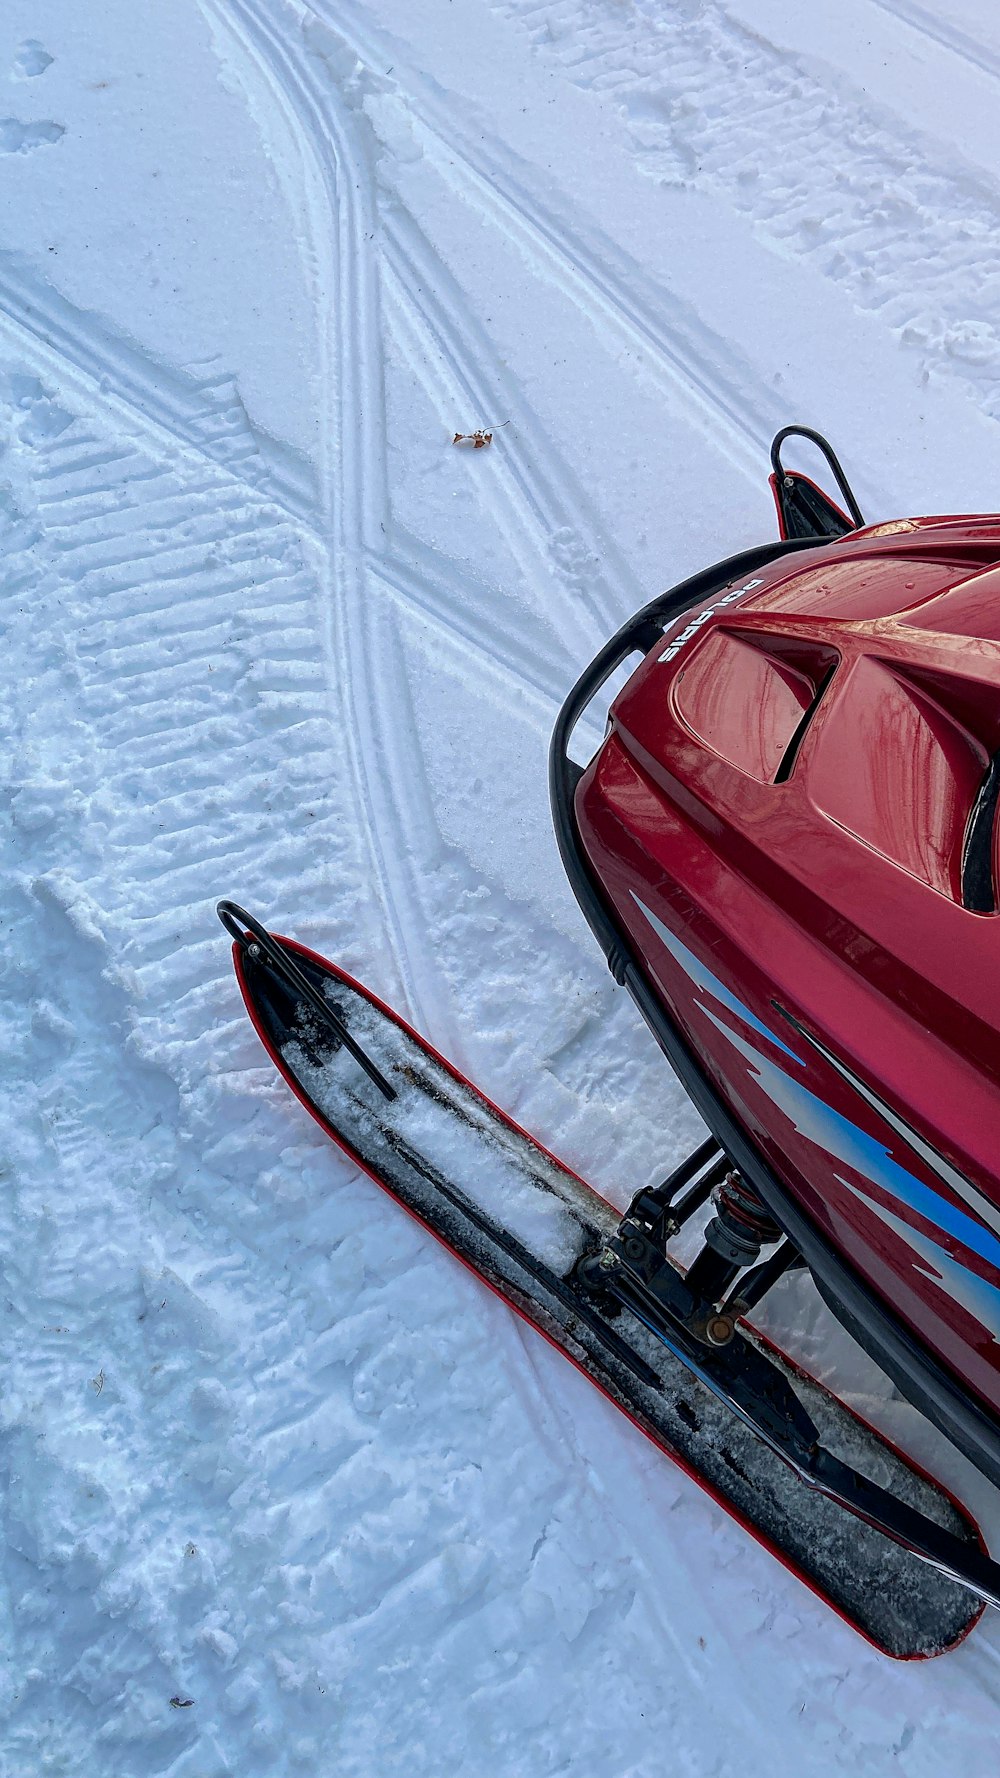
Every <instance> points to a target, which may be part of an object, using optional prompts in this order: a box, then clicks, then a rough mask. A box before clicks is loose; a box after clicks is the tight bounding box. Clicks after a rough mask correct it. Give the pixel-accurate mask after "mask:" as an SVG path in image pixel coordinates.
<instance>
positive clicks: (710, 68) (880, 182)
mask: <svg viewBox="0 0 1000 1778" xmlns="http://www.w3.org/2000/svg"><path fill="white" fill-rule="evenodd" d="M491 4H492V5H493V7H494V10H496V11H497V12H498V13H499V14H500V15H501V16H503V17H505V18H509V19H513V20H515V21H517V22H519V23H521V24H522V26H523V27H524V28H525V29H526V30H527V31H528V33H529V35H530V37H531V39H532V42H533V43H534V45H535V46H536V48H537V49H539V50H540V52H541V53H543V54H545V55H548V56H552V57H554V58H555V59H556V60H557V61H558V63H559V64H560V65H561V66H562V67H563V68H565V70H566V72H567V74H568V75H569V77H570V78H571V79H572V80H574V81H575V82H576V83H577V84H578V85H580V86H582V87H584V88H592V89H594V90H595V91H598V92H600V93H601V94H602V95H604V96H606V97H607V98H609V99H610V100H611V101H612V102H614V103H617V105H618V106H619V108H620V110H621V113H622V115H623V117H624V120H625V124H626V127H627V129H628V131H629V133H630V135H631V137H632V140H633V142H634V144H635V146H636V149H637V151H638V152H637V161H638V165H639V166H640V167H641V168H643V169H644V170H645V171H647V172H648V173H650V174H651V175H653V176H654V177H656V178H657V179H661V180H667V181H669V182H671V183H674V184H678V185H688V186H691V187H694V188H698V189H701V190H704V191H708V192H714V193H716V194H718V195H721V196H722V197H723V198H724V199H725V200H726V201H727V202H729V203H730V204H732V205H734V206H735V208H736V209H737V210H739V211H741V212H742V213H744V214H745V215H746V216H747V217H748V218H749V219H750V221H751V222H752V224H753V225H754V226H755V227H756V229H757V230H758V231H759V233H760V234H761V235H762V236H763V237H764V238H766V239H767V240H769V241H770V242H772V243H773V244H775V245H776V246H777V247H778V248H779V249H780V250H783V251H786V252H794V253H796V254H798V255H799V256H800V257H801V258H802V259H803V260H805V261H807V262H811V263H812V264H814V265H815V266H816V268H817V269H818V271H819V272H820V273H821V274H822V275H823V276H824V277H826V278H828V279H829V280H831V281H832V282H834V283H839V284H841V285H842V286H843V287H844V288H845V290H847V292H848V293H849V295H850V296H851V298H852V299H853V301H854V302H855V303H856V304H857V305H858V307H859V308H861V309H867V310H873V311H875V312H876V313H878V314H879V315H880V316H881V317H882V319H883V320H884V322H885V324H886V325H887V326H888V327H890V328H891V329H892V330H893V331H894V332H895V333H896V334H897V336H898V338H899V340H900V341H901V343H902V344H903V345H904V346H906V347H907V348H911V349H917V350H918V351H919V352H920V353H921V357H922V362H923V363H924V365H925V366H926V367H927V368H928V369H930V370H933V371H934V372H936V373H938V374H940V375H942V376H945V377H948V378H958V379H959V380H960V381H961V382H962V383H964V384H965V386H966V387H967V388H968V389H969V391H970V393H971V394H973V396H974V397H975V399H976V400H977V401H978V403H979V405H980V406H981V407H982V408H983V409H984V410H985V411H986V413H988V414H989V415H990V416H991V417H997V416H1000V324H998V322H997V317H996V310H995V304H994V301H993V292H994V290H995V288H996V286H997V283H998V281H1000V226H998V221H1000V196H998V188H997V186H996V184H995V183H994V182H993V181H991V180H990V178H989V176H988V175H987V174H985V173H982V172H980V171H978V170H974V169H972V168H970V167H968V166H967V165H966V164H965V163H964V162H962V161H960V160H958V159H957V158H955V156H954V154H953V152H952V151H950V150H949V149H948V148H947V146H945V145H944V144H942V143H940V142H939V141H937V140H934V139H931V138H928V137H922V136H920V135H918V134H917V133H916V132H914V131H913V130H912V129H911V128H910V127H909V126H908V121H907V120H906V119H903V118H901V117H899V116H897V115H895V114H894V113H892V112H891V111H889V110H888V109H886V108H884V107H875V106H874V105H872V104H871V102H870V101H869V100H868V99H867V97H866V96H865V95H864V94H863V93H862V92H861V91H860V90H859V89H858V88H857V87H853V86H851V85H850V84H849V83H848V82H847V81H846V80H844V79H841V78H839V77H838V78H837V80H836V81H835V82H832V83H831V84H830V85H825V84H823V82H822V81H821V79H820V78H818V77H817V75H816V74H815V73H814V72H813V71H812V70H811V69H809V68H807V67H806V66H805V65H804V64H802V63H801V62H800V61H799V60H798V59H797V58H796V56H795V55H794V54H792V53H790V52H783V51H782V50H781V49H780V48H778V47H777V46H776V45H774V44H773V43H771V42H769V41H768V40H767V39H766V38H764V37H762V36H759V35H756V34H754V33H753V32H751V31H749V30H747V29H746V28H745V27H744V26H742V25H741V24H740V23H738V22H737V21H736V20H734V19H733V18H732V17H731V16H730V15H729V14H728V13H727V12H726V10H725V8H724V7H722V6H720V5H716V4H711V3H709V4H706V5H705V6H703V7H701V8H699V9H698V11H697V13H694V12H690V11H689V10H688V9H687V8H686V7H675V6H672V7H670V8H666V9H665V8H663V7H662V6H660V5H659V4H658V0H635V4H634V5H633V6H632V7H631V8H630V9H629V10H628V11H627V12H623V11H622V10H621V9H620V8H617V7H615V8H612V7H611V6H610V5H609V4H607V3H606V0H542V3H541V4H539V3H538V0H532V3H531V4H530V5H528V4H524V3H523V0H491ZM951 47H955V46H954V45H952V46H951Z"/></svg>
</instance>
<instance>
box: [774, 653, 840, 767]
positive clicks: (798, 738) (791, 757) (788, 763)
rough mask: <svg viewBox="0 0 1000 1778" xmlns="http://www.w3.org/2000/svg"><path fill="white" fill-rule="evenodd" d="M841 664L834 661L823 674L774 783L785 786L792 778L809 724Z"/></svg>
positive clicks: (786, 750) (786, 749)
mask: <svg viewBox="0 0 1000 1778" xmlns="http://www.w3.org/2000/svg"><path fill="white" fill-rule="evenodd" d="M839 664H840V663H839V662H838V661H834V663H833V666H832V667H828V668H827V670H826V672H825V673H824V674H823V677H822V679H821V680H820V682H819V684H818V685H817V687H816V690H815V691H814V693H813V696H812V701H811V702H810V703H809V704H807V705H806V708H805V709H804V710H803V712H802V715H801V717H800V718H799V720H798V722H797V723H796V725H795V733H794V734H793V735H792V738H791V740H790V741H789V743H788V746H787V747H786V748H785V751H784V753H783V754H782V755H781V758H780V760H779V761H778V769H777V771H776V772H775V774H774V782H775V783H776V784H785V783H786V782H787V781H788V779H789V778H790V777H791V775H792V767H793V766H794V764H795V761H796V760H797V759H798V756H799V748H800V747H801V746H802V743H803V741H804V740H805V738H806V734H807V732H808V729H809V724H810V723H811V722H812V719H813V717H814V716H815V714H816V712H817V710H818V709H819V707H820V705H821V703H822V702H823V699H824V698H825V696H826V693H827V689H828V687H829V685H830V682H831V680H832V679H833V676H834V674H835V673H836V671H837V667H838V666H839Z"/></svg>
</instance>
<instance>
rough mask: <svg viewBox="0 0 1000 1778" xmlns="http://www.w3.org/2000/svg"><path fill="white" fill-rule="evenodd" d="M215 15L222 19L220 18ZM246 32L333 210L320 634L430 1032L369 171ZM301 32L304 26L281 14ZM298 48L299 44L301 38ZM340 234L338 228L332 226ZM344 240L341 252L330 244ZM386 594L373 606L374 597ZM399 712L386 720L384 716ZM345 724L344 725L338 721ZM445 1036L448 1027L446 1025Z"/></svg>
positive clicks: (376, 854)
mask: <svg viewBox="0 0 1000 1778" xmlns="http://www.w3.org/2000/svg"><path fill="white" fill-rule="evenodd" d="M215 10H217V9H215V8H214V7H213V11H215ZM228 10H229V13H230V17H231V18H232V19H233V20H236V21H238V22H239V24H240V27H241V29H240V37H241V40H242V43H243V47H244V53H245V55H247V56H249V57H250V58H251V59H252V61H253V62H254V63H255V65H256V67H257V69H258V70H259V71H260V76H261V77H262V78H263V79H264V80H265V81H266V82H267V84H268V87H269V89H270V91H271V92H272V93H273V94H274V95H275V96H276V98H277V100H278V102H279V103H281V104H283V105H284V106H285V108H286V110H287V112H288V114H289V117H290V119H291V120H292V122H293V125H294V127H295V128H296V129H297V132H298V135H299V138H300V141H301V142H302V144H303V147H304V150H305V155H304V161H303V164H304V165H305V164H311V167H312V177H313V178H314V180H315V182H316V185H317V188H318V194H319V200H318V201H314V204H313V206H312V207H311V209H312V213H313V214H315V215H317V216H318V215H320V214H321V213H322V210H321V204H325V210H326V216H327V219H328V221H327V228H326V230H325V231H321V234H320V238H319V239H318V240H314V241H313V243H312V246H313V251H314V253H315V255H316V258H317V263H318V264H320V265H321V266H323V271H324V275H323V279H322V283H323V284H325V286H326V288H327V290H328V291H329V292H330V296H331V300H330V313H331V314H332V316H333V317H334V318H335V328H336V339H335V344H334V348H333V353H334V365H331V366H330V367H329V373H330V374H328V376H327V378H326V379H325V382H326V401H325V404H324V405H325V414H324V428H325V432H326V440H327V442H326V451H325V455H326V463H325V466H324V469H325V473H324V477H323V480H324V485H325V487H326V488H327V490H328V506H327V509H326V523H327V525H328V526H329V533H328V536H327V538H326V540H325V548H324V555H325V559H326V572H327V576H328V585H329V590H330V595H331V596H330V599H329V609H328V611H327V613H326V617H325V623H324V637H325V655H326V661H327V673H328V680H329V684H330V689H331V694H332V695H333V694H334V693H335V695H336V697H337V700H338V703H339V706H340V710H339V722H340V727H341V732H342V735H343V739H344V741H345V743H346V750H347V753H348V756H349V758H350V760H351V764H352V775H353V778H354V782H355V785H356V788H357V795H358V805H359V817H360V823H359V825H360V829H361V832H362V833H363V835H364V840H365V843H366V845H367V847H368V850H369V853H370V856H371V861H372V866H373V876H374V881H375V883H376V884H377V885H378V894H379V901H380V905H381V909H382V917H383V921H384V925H385V928H386V931H387V934H388V936H389V940H390V944H391V947H392V951H393V955H394V958H395V962H396V966H397V969H398V972H399V976H400V985H401V989H402V997H403V1003H404V1007H405V1009H406V1010H407V1011H408V1012H409V1014H410V1016H411V1017H413V1018H416V1019H418V1020H419V1021H421V1022H423V1023H424V1024H425V1025H426V1024H428V1023H430V1025H431V1027H432V1028H433V1026H434V1025H435V1024H437V1023H439V1022H441V1021H442V1015H443V1008H442V1007H441V1004H440V991H439V984H438V981H437V979H436V977H435V975H434V973H433V972H432V971H431V970H430V968H429V967H428V965H427V961H426V958H425V956H424V955H423V953H422V952H421V951H415V950H414V947H413V945H412V944H411V943H410V941H409V937H408V934H409V933H410V932H413V931H416V932H417V933H420V932H422V931H423V930H424V928H425V925H426V922H425V919H424V912H423V902H422V898H421V894H420V889H419V885H418V882H417V878H416V873H415V871H414V870H413V868H412V862H413V861H411V860H410V859H409V858H408V856H407V854H406V851H405V848H403V847H399V846H397V845H396V841H397V839H398V837H399V835H398V828H399V821H398V816H397V810H398V809H399V808H401V807H402V806H403V804H404V801H405V796H406V794H407V792H406V788H405V783H406V780H405V778H403V780H402V782H400V780H399V777H398V772H397V769H396V768H397V767H398V766H399V764H400V751H401V750H400V739H401V738H400V737H399V735H398V714H399V710H398V705H399V700H398V699H397V698H395V697H394V696H393V688H392V687H391V686H390V685H388V684H387V680H388V675H387V673H386V672H385V671H384V663H383V662H381V661H378V660H373V659H372V655H371V645H370V638H369V633H368V632H369V616H368V602H369V596H370V594H369V588H368V585H367V581H366V576H365V556H366V552H367V551H368V550H370V549H373V548H377V547H378V546H377V542H376V540H377V539H378V538H379V537H380V536H383V535H385V532H386V530H387V518H388V512H389V495H388V481H387V471H386V464H385V457H384V436H383V435H384V418H383V417H384V395H383V388H382V376H381V359H380V343H379V333H380V313H379V296H378V288H377V281H376V272H375V268H374V265H373V256H372V255H371V254H370V253H366V252H365V251H364V244H365V240H366V239H367V238H369V237H371V236H372V235H374V233H375V217H374V198H373V194H372V190H371V176H370V170H369V167H368V165H367V163H366V162H365V161H364V159H363V157H362V156H361V155H359V154H357V153H355V152H354V151H353V148H352V145H351V144H350V142H349V140H348V135H347V131H346V130H345V128H344V126H343V124H342V121H341V119H340V117H339V116H338V115H337V112H336V109H335V108H334V107H332V106H331V105H330V104H329V103H328V102H327V97H328V96H327V94H325V93H324V92H323V90H322V88H321V87H320V86H319V83H318V81H317V80H316V78H315V74H314V70H313V68H312V67H311V66H310V65H309V60H308V58H306V57H305V56H304V55H298V56H296V55H293V53H292V51H291V50H290V48H289V46H288V44H286V43H285V42H284V41H283V40H282V37H281V35H280V33H279V32H278V30H277V27H276V25H275V22H274V19H273V18H272V17H271V16H270V15H269V14H267V13H265V12H264V11H263V10H258V9H256V8H254V7H253V6H252V5H250V4H247V3H245V0H234V3H233V5H232V6H231V7H230V8H229V9H228ZM285 12H286V16H287V17H289V18H293V19H294V20H295V21H298V20H299V18H300V15H299V14H298V13H297V12H296V13H292V12H291V10H290V9H285ZM289 36H290V38H291V40H292V42H293V43H294V42H296V40H297V39H298V38H299V36H300V33H299V31H298V30H297V29H296V28H294V27H293V30H292V31H291V32H290V33H289ZM331 222H332V224H333V227H332V230H331V227H330V224H331ZM331 234H332V239H333V240H334V241H335V242H336V246H335V248H334V249H333V251H332V252H331V251H330V248H329V246H328V244H327V240H326V236H328V235H331ZM376 596H377V595H376ZM390 703H391V705H392V707H391V709H390V708H389V705H390ZM334 720H335V721H336V720H337V718H336V717H335V718H334ZM406 755H407V764H408V765H410V766H411V767H417V766H418V765H419V760H420V755H419V748H417V747H415V746H414V745H412V744H411V745H410V746H409V747H407V749H406ZM445 1029H447V1027H446V1026H445Z"/></svg>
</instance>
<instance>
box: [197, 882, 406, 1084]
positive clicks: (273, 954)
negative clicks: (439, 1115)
mask: <svg viewBox="0 0 1000 1778" xmlns="http://www.w3.org/2000/svg"><path fill="white" fill-rule="evenodd" d="M215 911H216V913H217V914H218V916H219V919H220V920H221V921H222V924H223V926H224V927H225V929H226V931H227V932H228V933H229V936H230V938H232V939H233V940H234V941H235V942H236V944H238V945H239V946H240V947H241V949H242V950H243V952H244V954H245V955H246V956H248V957H249V958H250V959H251V961H252V962H254V963H263V964H265V965H266V966H267V967H269V968H271V969H273V970H274V972H275V974H276V975H278V976H280V977H281V979H282V980H283V981H284V982H285V984H286V986H287V987H289V988H291V989H292V991H293V993H295V994H297V995H298V996H299V998H300V999H301V1000H304V1001H305V1002H306V1005H307V1006H309V1007H311V1009H312V1011H313V1012H314V1013H315V1014H316V1015H317V1017H318V1018H320V1019H322V1020H323V1023H324V1024H325V1025H328V1026H329V1027H330V1029H331V1031H333V1032H334V1034H335V1035H336V1038H337V1041H338V1043H342V1044H343V1046H344V1048H345V1049H346V1050H347V1051H348V1053H349V1054H350V1055H352V1056H353V1057H354V1060H355V1061H356V1062H357V1063H358V1064H359V1065H360V1067H362V1068H363V1069H364V1071H365V1073H366V1074H367V1076H368V1078H369V1080H371V1081H374V1083H375V1085H376V1086H377V1087H378V1090H379V1092H380V1093H383V1094H384V1095H385V1097H386V1098H387V1099H395V1098H396V1089H395V1087H394V1086H393V1085H392V1083H391V1082H390V1081H388V1080H387V1079H386V1077H385V1075H384V1074H383V1073H382V1071H381V1069H380V1068H379V1067H377V1065H376V1064H375V1063H374V1062H373V1061H372V1059H371V1057H370V1056H369V1055H366V1053H365V1051H364V1050H363V1049H362V1047H361V1045H360V1043H358V1041H357V1039H356V1038H355V1037H352V1036H351V1033H350V1032H349V1030H348V1029H347V1026H346V1025H345V1023H344V1021H343V1019H342V1018H341V1017H340V1014H339V1013H338V1012H337V1011H336V1010H335V1009H334V1007H332V1006H331V1005H330V1002H329V1001H328V1000H326V999H325V998H324V996H323V995H322V994H321V993H320V992H319V990H318V989H317V988H314V987H313V985H312V983H311V982H310V981H309V980H308V978H307V977H306V976H305V975H303V973H302V971H301V969H300V968H299V966H298V964H297V963H296V962H294V960H293V959H292V957H291V955H290V954H289V952H288V951H286V950H285V948H284V946H283V945H282V944H281V942H280V940H278V939H276V938H275V937H274V936H273V935H272V934H271V933H270V932H268V930H267V927H266V926H262V925H261V923H260V921H259V920H255V919H254V917H253V915H252V914H248V913H247V911H246V908H241V907H240V906H239V904H238V903H237V902H235V901H220V902H219V903H218V904H217V906H216V910H215Z"/></svg>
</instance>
